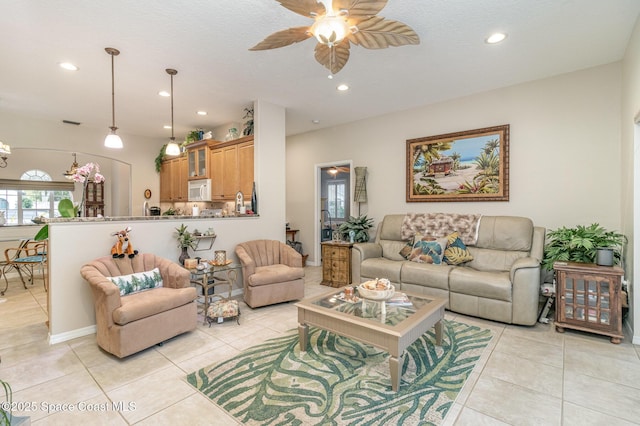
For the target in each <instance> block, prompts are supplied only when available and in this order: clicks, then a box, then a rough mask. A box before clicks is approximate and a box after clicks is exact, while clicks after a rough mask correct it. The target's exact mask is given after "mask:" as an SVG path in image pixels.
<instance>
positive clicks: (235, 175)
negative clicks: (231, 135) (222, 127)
mask: <svg viewBox="0 0 640 426" xmlns="http://www.w3.org/2000/svg"><path fill="white" fill-rule="evenodd" d="M209 164H210V168H211V198H212V199H213V200H220V201H228V200H235V198H236V193H237V192H238V191H242V193H243V194H244V199H245V200H249V199H250V197H251V190H252V186H253V136H247V137H244V138H240V139H236V140H234V141H230V142H219V143H217V144H214V145H212V146H211V153H210V155H209Z"/></svg>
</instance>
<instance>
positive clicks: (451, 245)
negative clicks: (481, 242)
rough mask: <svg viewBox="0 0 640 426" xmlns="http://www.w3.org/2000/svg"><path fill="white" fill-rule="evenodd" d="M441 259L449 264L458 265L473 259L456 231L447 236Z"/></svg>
mask: <svg viewBox="0 0 640 426" xmlns="http://www.w3.org/2000/svg"><path fill="white" fill-rule="evenodd" d="M443 260H444V261H445V262H446V263H448V264H449V265H459V264H461V263H464V262H468V261H470V260H473V256H472V255H471V252H470V251H469V249H467V246H466V245H464V243H463V242H462V240H461V239H460V235H459V234H458V233H457V232H454V233H453V234H450V235H448V236H447V248H446V249H445V251H444V258H443Z"/></svg>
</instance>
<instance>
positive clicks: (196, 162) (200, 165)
mask: <svg viewBox="0 0 640 426" xmlns="http://www.w3.org/2000/svg"><path fill="white" fill-rule="evenodd" d="M207 157H208V156H207V141H206V140H202V141H199V142H194V143H192V144H190V145H189V146H188V147H187V158H188V164H189V170H188V174H187V176H188V178H189V179H207V178H209V177H210V176H209V167H208V166H209V161H208V160H209V159H208V158H207Z"/></svg>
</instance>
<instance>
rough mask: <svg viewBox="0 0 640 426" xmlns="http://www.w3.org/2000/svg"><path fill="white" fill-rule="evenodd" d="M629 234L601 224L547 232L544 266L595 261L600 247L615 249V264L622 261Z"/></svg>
mask: <svg viewBox="0 0 640 426" xmlns="http://www.w3.org/2000/svg"><path fill="white" fill-rule="evenodd" d="M626 242H627V237H626V236H624V235H623V234H619V233H617V232H612V231H607V230H606V229H605V228H603V227H602V226H600V225H599V224H597V223H594V224H592V225H590V226H582V225H578V226H576V227H575V228H565V227H562V228H558V229H556V230H553V231H549V232H548V233H547V243H546V244H545V246H544V258H543V260H542V267H543V268H544V269H546V270H548V271H551V270H553V264H554V263H555V262H580V263H595V261H596V252H597V251H598V249H599V248H608V249H611V250H613V257H614V263H615V264H619V263H620V260H621V259H622V250H623V248H624V245H625V244H626Z"/></svg>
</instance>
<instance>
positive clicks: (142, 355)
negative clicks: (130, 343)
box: [89, 348, 172, 391]
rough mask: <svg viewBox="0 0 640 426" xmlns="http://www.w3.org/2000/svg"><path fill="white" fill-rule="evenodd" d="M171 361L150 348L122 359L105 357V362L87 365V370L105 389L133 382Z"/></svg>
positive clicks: (169, 364)
mask: <svg viewBox="0 0 640 426" xmlns="http://www.w3.org/2000/svg"><path fill="white" fill-rule="evenodd" d="M171 365H172V364H171V361H169V360H168V359H167V358H165V357H164V356H162V355H161V354H159V353H158V352H156V351H155V349H153V348H150V349H146V350H144V351H142V352H138V353H137V354H135V355H131V356H129V357H127V358H124V359H118V358H116V357H113V356H112V357H110V358H105V362H103V363H101V364H99V365H96V366H93V367H89V372H90V373H91V375H92V376H93V377H94V378H95V379H96V381H97V382H98V384H99V385H100V386H101V387H102V388H103V389H104V390H105V391H108V390H112V389H115V388H118V387H120V386H123V385H126V384H129V383H132V382H135V381H137V380H139V379H141V378H143V377H145V376H148V375H150V374H153V373H155V372H157V371H160V370H163V369H166V368H167V367H169V366H171Z"/></svg>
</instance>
